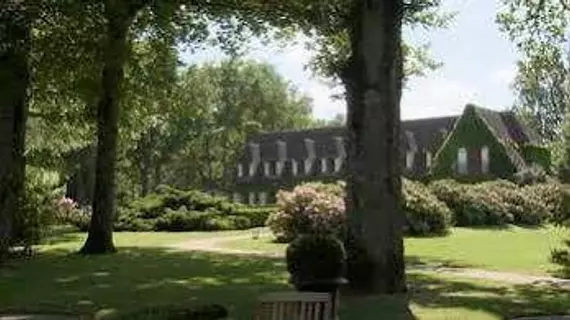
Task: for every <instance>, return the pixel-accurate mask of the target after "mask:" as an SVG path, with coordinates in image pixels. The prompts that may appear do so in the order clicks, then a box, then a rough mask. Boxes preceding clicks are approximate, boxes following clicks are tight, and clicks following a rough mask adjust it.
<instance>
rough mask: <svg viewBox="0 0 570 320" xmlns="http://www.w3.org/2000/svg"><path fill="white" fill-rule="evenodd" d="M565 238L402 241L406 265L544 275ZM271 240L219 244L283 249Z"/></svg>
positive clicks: (521, 232)
mask: <svg viewBox="0 0 570 320" xmlns="http://www.w3.org/2000/svg"><path fill="white" fill-rule="evenodd" d="M566 237H569V235H568V233H567V232H566V231H564V230H562V229H560V228H554V227H546V228H538V229H529V228H520V227H510V228H505V229H469V228H454V229H453V230H452V232H451V234H450V235H448V236H446V237H435V238H406V239H405V251H406V258H407V261H408V262H409V263H417V262H421V263H427V264H445V265H448V266H469V267H474V268H483V269H488V270H498V271H511V272H518V273H528V274H537V275H544V274H553V273H556V272H557V271H558V268H557V266H556V265H554V264H552V263H550V262H549V255H550V250H551V249H553V248H556V247H560V245H561V243H562V242H561V241H562V239H564V238H566ZM272 240H273V238H272V236H271V234H270V233H268V232H266V233H263V234H262V235H261V236H260V238H259V239H253V238H251V237H250V238H244V239H242V240H232V241H231V242H226V243H223V246H227V247H228V248H233V249H236V248H237V249H239V248H241V249H248V250H259V251H265V252H283V250H285V245H283V244H278V243H274V242H272Z"/></svg>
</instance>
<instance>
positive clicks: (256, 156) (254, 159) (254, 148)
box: [249, 143, 261, 177]
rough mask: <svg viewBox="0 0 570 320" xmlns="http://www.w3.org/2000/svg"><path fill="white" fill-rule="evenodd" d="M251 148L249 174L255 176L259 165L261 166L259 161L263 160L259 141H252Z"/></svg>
mask: <svg viewBox="0 0 570 320" xmlns="http://www.w3.org/2000/svg"><path fill="white" fill-rule="evenodd" d="M249 150H250V153H251V163H250V164H249V176H250V177H253V176H254V175H255V173H256V171H257V166H259V162H260V161H261V153H260V151H259V143H250V144H249Z"/></svg>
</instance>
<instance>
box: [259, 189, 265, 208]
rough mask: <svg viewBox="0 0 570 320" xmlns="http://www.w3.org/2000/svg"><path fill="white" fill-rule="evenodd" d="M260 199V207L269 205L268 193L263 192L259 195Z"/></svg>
mask: <svg viewBox="0 0 570 320" xmlns="http://www.w3.org/2000/svg"><path fill="white" fill-rule="evenodd" d="M258 199H259V204H260V205H266V204H267V192H265V191H261V192H260V193H259V194H258Z"/></svg>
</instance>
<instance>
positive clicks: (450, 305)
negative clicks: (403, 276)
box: [409, 273, 570, 319]
mask: <svg viewBox="0 0 570 320" xmlns="http://www.w3.org/2000/svg"><path fill="white" fill-rule="evenodd" d="M409 282H410V293H409V294H410V297H411V301H412V303H413V304H415V305H418V306H420V307H423V308H436V309H440V308H443V309H450V310H452V309H456V310H461V309H463V310H468V311H478V312H482V313H486V314H491V315H493V316H495V317H498V318H503V319H510V318H513V317H519V316H535V315H553V314H564V313H568V312H569V311H570V291H565V290H561V289H558V288H555V287H553V286H549V285H542V286H540V285H535V286H530V285H501V284H498V283H493V282H485V281H473V280H466V279H453V278H447V277H441V276H437V275H436V274H424V273H417V274H412V275H410V276H409Z"/></svg>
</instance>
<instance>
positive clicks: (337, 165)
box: [334, 157, 344, 172]
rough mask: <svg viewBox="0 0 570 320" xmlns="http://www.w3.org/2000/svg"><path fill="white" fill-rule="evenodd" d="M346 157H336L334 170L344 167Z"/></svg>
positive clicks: (337, 170)
mask: <svg viewBox="0 0 570 320" xmlns="http://www.w3.org/2000/svg"><path fill="white" fill-rule="evenodd" d="M343 161H344V159H343V158H342V157H336V158H334V172H339V171H340V168H341V167H342V163H343Z"/></svg>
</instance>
